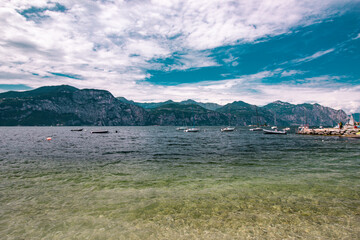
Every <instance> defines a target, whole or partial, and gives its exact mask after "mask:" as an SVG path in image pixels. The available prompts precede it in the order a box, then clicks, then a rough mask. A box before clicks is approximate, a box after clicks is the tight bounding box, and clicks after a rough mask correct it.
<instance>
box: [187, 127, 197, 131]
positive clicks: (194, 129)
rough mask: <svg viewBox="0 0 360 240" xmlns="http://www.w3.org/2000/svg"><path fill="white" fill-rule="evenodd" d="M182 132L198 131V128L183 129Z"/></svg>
mask: <svg viewBox="0 0 360 240" xmlns="http://www.w3.org/2000/svg"><path fill="white" fill-rule="evenodd" d="M184 132H200V128H195V127H194V128H188V129H185V130H184Z"/></svg>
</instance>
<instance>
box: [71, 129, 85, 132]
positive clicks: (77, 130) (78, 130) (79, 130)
mask: <svg viewBox="0 0 360 240" xmlns="http://www.w3.org/2000/svg"><path fill="white" fill-rule="evenodd" d="M82 130H84V129H83V128H79V129H71V130H70V131H72V132H81V131H82Z"/></svg>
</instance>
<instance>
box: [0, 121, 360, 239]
mask: <svg viewBox="0 0 360 240" xmlns="http://www.w3.org/2000/svg"><path fill="white" fill-rule="evenodd" d="M71 129H73V128H72V127H1V128H0V171H1V175H0V180H1V183H0V188H1V192H0V207H1V208H0V236H2V237H1V238H2V239H295V238H307V239H359V238H360V141H359V140H358V139H347V138H339V137H323V136H303V135H296V134H288V135H265V134H262V133H261V132H260V133H259V132H251V131H249V129H248V128H247V127H241V128H238V129H237V131H235V132H220V127H201V130H202V131H201V132H199V133H184V132H180V131H176V127H158V126H152V127H84V131H82V132H72V131H70V130H71ZM92 130H109V131H110V133H109V134H91V133H90V132H91V131H92ZM116 131H117V132H116ZM47 137H51V140H49V141H48V140H46V138H47Z"/></svg>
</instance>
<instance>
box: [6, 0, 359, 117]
mask: <svg viewBox="0 0 360 240" xmlns="http://www.w3.org/2000/svg"><path fill="white" fill-rule="evenodd" d="M0 26H1V28H0V92H4V91H9V90H29V89H34V88H37V87H41V86H49V85H61V84H68V85H71V86H74V87H78V88H81V89H83V88H95V89H105V90H108V91H110V92H111V93H112V94H113V95H114V96H116V97H120V96H122V97H125V98H127V99H131V100H135V101H139V102H158V101H165V100H168V99H172V100H174V101H181V100H186V99H194V100H196V101H201V102H215V103H219V104H226V103H229V102H233V101H245V102H248V103H251V104H256V105H265V104H267V103H270V102H273V101H276V100H281V101H284V102H290V103H293V104H300V103H305V102H306V103H319V104H321V105H324V106H328V107H332V108H335V109H343V110H345V111H346V112H347V113H353V112H360V0H316V1H314V0H301V1H300V0H236V1H232V0H122V1H121V0H114V1H111V0H109V1H108V0H99V1H96V0H87V1H85V0H84V1H75V0H61V1H43V0H32V1H28V0H5V1H1V2H0Z"/></svg>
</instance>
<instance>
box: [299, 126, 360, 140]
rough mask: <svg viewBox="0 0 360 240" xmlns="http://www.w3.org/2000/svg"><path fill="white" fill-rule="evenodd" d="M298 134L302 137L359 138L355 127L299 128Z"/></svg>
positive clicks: (357, 129)
mask: <svg viewBox="0 0 360 240" xmlns="http://www.w3.org/2000/svg"><path fill="white" fill-rule="evenodd" d="M297 133H298V134H304V135H322V136H339V137H353V138H360V129H359V128H358V127H356V126H345V127H343V128H338V127H335V128H308V127H303V128H300V129H299V131H298V132H297Z"/></svg>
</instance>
